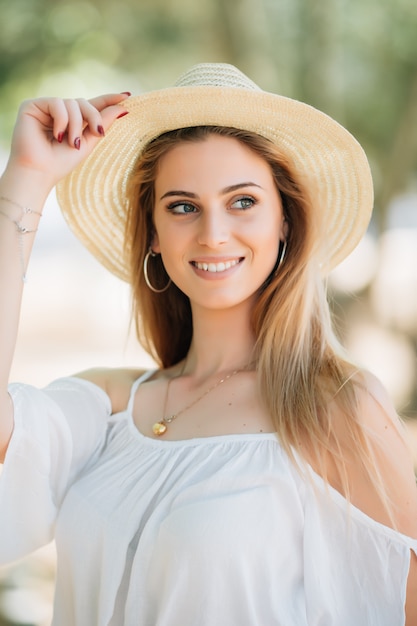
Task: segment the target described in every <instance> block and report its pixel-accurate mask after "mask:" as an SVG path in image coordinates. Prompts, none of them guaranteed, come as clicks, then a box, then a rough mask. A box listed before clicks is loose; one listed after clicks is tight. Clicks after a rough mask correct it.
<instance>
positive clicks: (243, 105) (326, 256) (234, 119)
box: [57, 86, 373, 280]
mask: <svg viewBox="0 0 417 626" xmlns="http://www.w3.org/2000/svg"><path fill="white" fill-rule="evenodd" d="M124 106H125V107H126V109H127V110H128V111H129V115H127V116H126V117H124V118H123V120H121V121H120V123H118V122H116V123H114V124H113V125H112V126H111V128H110V129H109V131H108V132H107V134H106V137H104V138H103V139H102V140H101V141H100V143H99V144H98V145H97V147H96V148H95V149H94V150H93V152H92V153H91V154H90V155H89V156H88V157H87V159H86V160H85V161H83V163H81V165H79V166H78V167H77V168H76V169H75V170H74V171H73V172H72V173H71V174H69V175H68V176H67V177H65V178H64V179H63V180H62V181H61V182H60V183H59V184H58V185H57V198H58V203H59V205H60V207H61V209H62V212H63V214H64V217H65V219H66V221H67V222H68V224H69V226H70V228H71V230H72V231H73V232H74V234H75V235H76V236H77V237H78V238H79V239H80V240H81V242H82V243H83V244H84V245H85V246H86V248H87V249H88V250H89V251H90V252H91V253H92V254H93V255H94V256H95V257H96V258H97V259H98V260H99V261H100V262H101V263H102V264H103V265H104V266H105V267H106V268H107V269H108V270H110V271H111V272H112V273H114V274H116V275H117V276H119V277H120V278H121V279H123V280H128V275H129V272H128V269H127V267H126V256H125V252H124V228H125V220H126V206H125V196H126V187H127V184H128V180H129V177H130V174H131V171H132V168H133V166H134V164H135V162H136V160H137V157H138V156H139V154H140V153H141V152H142V151H143V149H144V147H145V146H146V145H147V144H148V143H149V142H150V141H151V140H152V139H154V138H155V137H157V136H159V135H161V134H162V133H164V132H167V131H169V130H174V129H178V128H185V127H188V126H202V125H203V126H205V125H209V126H229V127H234V128H238V129H243V130H249V131H252V132H255V133H258V134H259V135H262V136H263V137H266V138H268V139H270V140H271V141H273V142H274V143H275V144H276V145H277V146H279V147H280V149H281V150H282V151H283V153H284V154H285V155H286V156H287V157H288V158H289V160H290V162H291V163H292V165H293V168H294V172H295V174H296V177H297V180H298V182H299V183H300V185H302V187H303V188H304V189H306V190H307V192H308V193H309V196H310V198H311V199H312V207H313V210H314V211H317V212H320V216H321V223H322V224H324V225H325V228H326V232H325V238H324V240H323V245H322V251H321V259H320V261H321V263H322V266H323V269H324V271H325V273H327V272H329V271H330V270H331V269H332V268H333V267H335V266H336V265H337V264H338V263H340V261H342V260H343V259H344V258H345V257H346V256H347V255H348V254H349V253H350V252H351V251H352V250H353V249H354V248H355V246H356V245H357V244H358V242H359V240H360V239H361V238H362V236H363V234H364V233H365V231H366V228H367V226H368V224H369V220H370V217H371V213H372V207H373V184H372V176H371V172H370V168H369V164H368V160H367V158H366V155H365V153H364V151H363V149H362V147H361V146H360V144H359V143H358V142H357V141H356V139H355V138H354V137H353V136H352V135H351V134H350V133H349V132H348V131H347V130H346V129H345V128H344V127H343V126H341V125H340V124H339V123H337V122H336V121H335V120H333V119H332V118H331V117H329V116H328V115H326V114H325V113H322V112H321V111H319V110H317V109H315V108H313V107H311V106H309V105H307V104H305V103H303V102H299V101H297V100H293V99H291V98H287V97H284V96H279V95H275V94H271V93H268V92H264V91H261V90H259V91H255V90H254V91H250V90H248V89H240V88H234V87H211V86H193V87H173V88H169V89H162V90H159V91H153V92H149V93H145V94H143V95H139V96H134V97H131V98H129V99H128V100H127V101H126V102H125V103H124Z"/></svg>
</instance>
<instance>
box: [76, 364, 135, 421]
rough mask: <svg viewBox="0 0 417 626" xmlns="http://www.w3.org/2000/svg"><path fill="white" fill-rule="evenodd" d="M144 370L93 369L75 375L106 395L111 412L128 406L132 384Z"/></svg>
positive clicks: (116, 411)
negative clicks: (109, 401)
mask: <svg viewBox="0 0 417 626" xmlns="http://www.w3.org/2000/svg"><path fill="white" fill-rule="evenodd" d="M144 372H145V370H137V369H128V368H126V369H123V368H117V369H110V368H109V369H107V368H95V369H91V370H86V371H84V372H79V373H78V374H75V376H77V377H78V378H83V379H84V380H89V381H90V382H92V383H94V384H95V385H98V386H99V387H101V388H102V389H103V391H105V392H106V393H107V395H108V396H109V398H110V400H111V405H112V412H113V413H118V412H119V411H123V410H124V409H125V408H126V407H127V404H128V401H129V396H130V391H131V388H132V385H133V383H134V382H135V380H137V379H138V378H139V377H140V376H141V375H142V374H144Z"/></svg>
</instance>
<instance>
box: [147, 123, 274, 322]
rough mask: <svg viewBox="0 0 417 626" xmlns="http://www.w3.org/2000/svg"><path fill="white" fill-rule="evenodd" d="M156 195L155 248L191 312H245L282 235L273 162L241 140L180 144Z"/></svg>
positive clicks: (164, 165) (165, 162) (164, 167)
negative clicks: (184, 295) (190, 307)
mask: <svg viewBox="0 0 417 626" xmlns="http://www.w3.org/2000/svg"><path fill="white" fill-rule="evenodd" d="M155 198H156V202H155V211H154V222H155V229H156V235H155V237H154V240H153V245H152V247H153V249H154V251H155V252H160V253H161V255H162V258H163V261H164V265H165V268H166V270H167V272H168V274H169V275H170V276H171V278H172V280H173V281H174V282H175V283H176V284H177V286H178V287H179V288H180V289H181V290H182V291H183V292H184V293H186V294H187V295H188V296H189V298H190V301H191V305H192V307H193V311H195V310H196V309H201V308H203V309H204V308H206V309H211V310H213V311H214V310H215V311H218V312H219V311H221V310H227V309H230V308H232V307H233V308H236V307H244V308H245V309H246V311H247V312H248V311H249V310H250V307H251V305H252V302H253V297H254V296H255V294H256V292H257V291H258V289H259V287H260V286H261V285H262V283H263V282H264V281H265V279H266V278H267V277H268V276H269V274H270V273H271V271H272V269H273V268H274V266H275V264H276V261H277V256H278V250H279V243H280V240H283V239H284V238H285V235H284V216H283V211H282V204H281V199H280V196H279V193H278V191H277V189H276V187H275V184H274V180H273V177H272V172H271V170H270V167H269V165H268V164H267V163H266V162H265V161H264V160H263V159H262V158H260V157H259V156H258V155H256V154H255V153H254V152H252V151H251V150H250V149H249V148H247V147H246V146H244V145H243V144H241V143H240V142H239V141H237V140H236V139H231V138H227V137H221V136H215V135H211V136H209V137H208V138H207V139H205V140H203V141H198V142H192V143H181V144H179V145H178V146H176V147H175V148H173V149H172V150H171V151H170V152H168V153H167V154H166V155H165V156H164V157H163V158H162V159H161V161H160V164H159V169H158V175H157V179H156V184H155ZM214 268H216V270H218V271H216V272H214V271H207V270H210V269H211V270H213V269H214ZM234 313H235V314H236V311H234Z"/></svg>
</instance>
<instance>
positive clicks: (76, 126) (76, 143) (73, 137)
mask: <svg viewBox="0 0 417 626" xmlns="http://www.w3.org/2000/svg"><path fill="white" fill-rule="evenodd" d="M64 104H65V107H66V109H67V113H68V125H67V129H66V131H67V140H68V144H69V145H70V146H72V147H74V148H77V150H79V149H80V145H81V136H82V134H83V129H84V120H83V115H82V112H81V109H80V103H79V100H73V99H66V100H64Z"/></svg>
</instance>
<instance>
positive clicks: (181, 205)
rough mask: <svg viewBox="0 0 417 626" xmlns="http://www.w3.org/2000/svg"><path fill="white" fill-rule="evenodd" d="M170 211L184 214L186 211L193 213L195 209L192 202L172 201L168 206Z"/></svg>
mask: <svg viewBox="0 0 417 626" xmlns="http://www.w3.org/2000/svg"><path fill="white" fill-rule="evenodd" d="M168 209H169V211H171V213H177V214H178V215H185V214H187V213H194V212H195V211H196V210H197V209H196V207H195V206H194V205H193V204H188V203H187V202H174V203H173V204H170V205H169V207H168Z"/></svg>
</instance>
